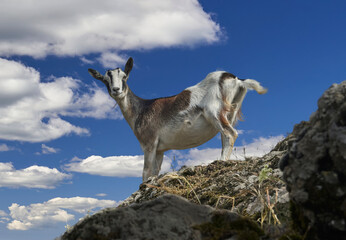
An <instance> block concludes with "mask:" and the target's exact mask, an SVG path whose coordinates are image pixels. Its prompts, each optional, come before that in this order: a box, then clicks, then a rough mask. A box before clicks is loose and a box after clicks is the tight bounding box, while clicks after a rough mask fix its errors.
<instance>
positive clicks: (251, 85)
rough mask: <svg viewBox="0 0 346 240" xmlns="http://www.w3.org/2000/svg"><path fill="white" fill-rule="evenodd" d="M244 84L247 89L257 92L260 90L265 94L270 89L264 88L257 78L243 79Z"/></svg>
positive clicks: (260, 92)
mask: <svg viewBox="0 0 346 240" xmlns="http://www.w3.org/2000/svg"><path fill="white" fill-rule="evenodd" d="M242 82H243V85H244V86H245V87H246V88H247V89H253V90H255V91H256V92H258V93H259V94H265V93H266V92H267V91H268V89H266V88H264V87H262V86H261V84H260V83H259V82H257V81H256V80H253V79H245V80H243V81H242Z"/></svg>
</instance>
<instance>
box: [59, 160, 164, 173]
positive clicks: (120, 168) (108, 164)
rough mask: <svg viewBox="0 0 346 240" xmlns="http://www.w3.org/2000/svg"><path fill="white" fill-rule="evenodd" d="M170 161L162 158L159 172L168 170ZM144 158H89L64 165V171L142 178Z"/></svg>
mask: <svg viewBox="0 0 346 240" xmlns="http://www.w3.org/2000/svg"><path fill="white" fill-rule="evenodd" d="M170 161H171V160H170V159H169V158H168V157H166V156H165V157H164V159H163V163H162V167H161V172H167V171H169V169H170V166H171V165H170ZM143 166H144V156H143V155H136V156H110V157H101V156H94V155H93V156H90V157H88V158H86V159H80V160H76V159H74V160H73V161H72V162H70V163H68V164H66V165H65V170H66V171H70V172H81V173H88V174H92V175H100V176H109V177H142V171H143Z"/></svg>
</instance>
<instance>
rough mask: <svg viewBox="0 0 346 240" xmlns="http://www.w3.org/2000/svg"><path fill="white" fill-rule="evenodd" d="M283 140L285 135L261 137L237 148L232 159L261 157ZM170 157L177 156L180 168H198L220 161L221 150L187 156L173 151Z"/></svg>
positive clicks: (207, 149)
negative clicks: (197, 166) (184, 166)
mask: <svg viewBox="0 0 346 240" xmlns="http://www.w3.org/2000/svg"><path fill="white" fill-rule="evenodd" d="M282 139H283V135H279V136H273V137H268V138H265V137H260V138H256V139H254V140H253V141H252V142H251V143H249V144H244V145H243V146H235V147H234V150H233V152H232V155H231V159H236V160H244V159H245V157H260V156H263V155H264V154H266V153H268V152H270V150H272V148H273V147H274V146H275V145H276V144H277V143H278V142H279V141H281V140H282ZM170 155H175V156H176V159H177V161H178V164H179V165H180V166H182V165H186V166H196V165H201V164H209V163H211V162H213V161H215V160H217V159H220V155H221V148H206V149H198V148H193V149H191V150H189V151H188V152H187V153H186V154H185V153H181V152H179V151H172V153H171V154H170Z"/></svg>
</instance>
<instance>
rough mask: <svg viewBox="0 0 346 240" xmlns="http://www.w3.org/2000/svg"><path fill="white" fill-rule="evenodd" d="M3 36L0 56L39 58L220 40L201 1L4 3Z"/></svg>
mask: <svg viewBox="0 0 346 240" xmlns="http://www.w3.org/2000/svg"><path fill="white" fill-rule="evenodd" d="M8 23H11V24H8ZM0 32H1V36H0V55H2V56H12V55H29V56H33V57H36V58H40V57H45V56H47V55H50V54H53V55H60V56H75V55H79V56H81V55H85V54H89V53H103V52H107V51H112V50H116V51H124V50H140V49H152V48H157V47H172V46H194V45H196V44H201V43H206V44H210V43H214V42H216V41H218V40H219V38H220V35H221V30H220V26H219V25H218V24H217V23H215V22H214V21H213V20H212V19H211V17H210V15H209V14H207V13H206V12H204V11H203V8H202V7H201V5H200V4H199V3H198V1H197V0H165V1H162V0H146V1H139V0H127V1H122V0H104V1H96V0H88V1H85V0H75V1H68V0H60V1H52V0H47V1H44V2H42V1H40V0H33V1H30V2H25V1H24V2H23V1H20V0H12V1H5V2H3V3H2V4H1V9H0Z"/></svg>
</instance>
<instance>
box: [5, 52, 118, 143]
mask: <svg viewBox="0 0 346 240" xmlns="http://www.w3.org/2000/svg"><path fill="white" fill-rule="evenodd" d="M0 65H1V68H0V139H5V140H19V141H28V142H41V141H48V140H52V139H56V138H59V137H62V136H64V135H68V134H77V135H88V134H89V130H88V129H86V128H82V127H79V126H75V125H73V124H71V123H70V122H68V121H66V120H63V119H62V117H63V116H71V117H92V118H122V116H121V114H120V111H119V110H118V109H114V101H112V100H111V99H110V98H109V96H108V93H106V92H104V91H103V90H101V89H100V88H99V87H97V85H96V84H94V85H83V84H82V83H81V81H79V80H76V79H73V78H70V77H60V78H56V77H51V78H50V79H49V81H46V82H42V81H41V79H40V74H39V72H37V71H36V70H35V69H33V68H31V67H27V66H25V65H23V64H22V63H19V62H15V61H10V60H6V59H2V58H0ZM83 86H84V88H85V89H86V90H84V91H83V92H82V91H81V90H80V89H81V88H82V87H83Z"/></svg>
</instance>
